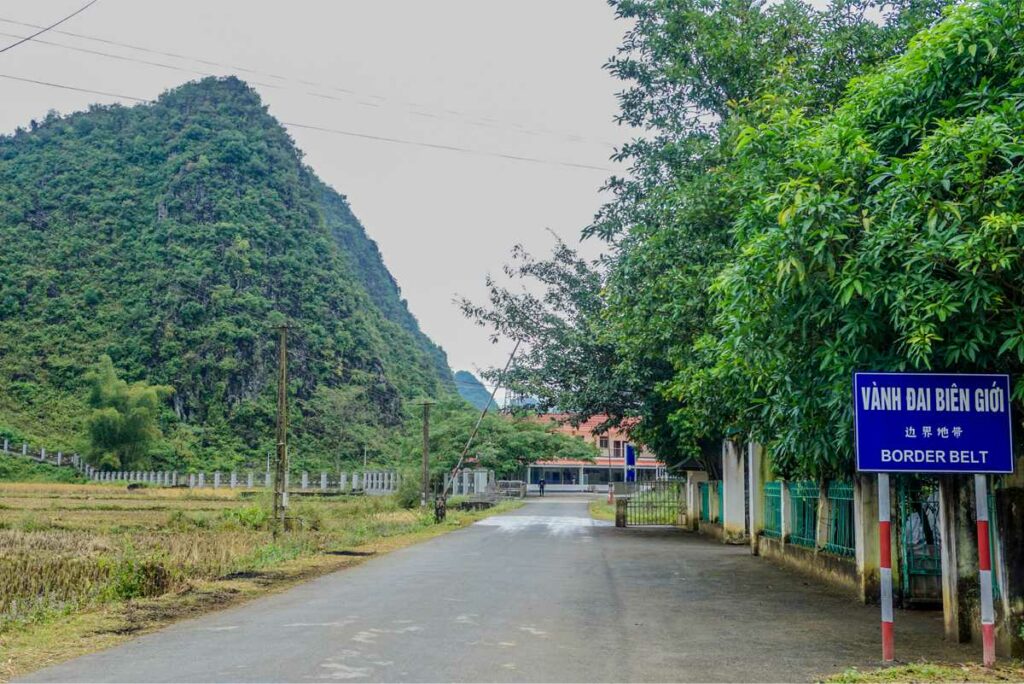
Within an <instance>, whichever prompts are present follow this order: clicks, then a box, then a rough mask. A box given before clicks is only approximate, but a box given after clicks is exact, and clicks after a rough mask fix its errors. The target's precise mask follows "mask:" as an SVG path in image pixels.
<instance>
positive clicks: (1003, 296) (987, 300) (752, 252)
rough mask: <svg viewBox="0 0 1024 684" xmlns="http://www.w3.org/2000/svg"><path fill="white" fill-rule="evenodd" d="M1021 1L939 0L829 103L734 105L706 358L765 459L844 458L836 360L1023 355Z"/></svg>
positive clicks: (961, 365)
mask: <svg viewBox="0 0 1024 684" xmlns="http://www.w3.org/2000/svg"><path fill="white" fill-rule="evenodd" d="M1021 10H1022V7H1021V3H1020V2H1019V1H1018V0H979V1H978V2H974V3H971V4H969V5H964V6H962V7H958V8H956V9H954V10H952V11H951V12H950V13H949V15H948V16H947V17H946V18H945V19H944V20H943V21H942V22H940V23H938V24H937V25H936V26H934V27H932V28H930V29H928V30H925V31H923V32H922V33H921V34H920V35H918V36H917V37H916V38H915V39H914V40H913V41H912V43H911V45H910V46H909V48H908V49H907V51H906V53H905V54H903V55H902V56H900V57H898V58H896V59H894V60H892V61H890V62H889V63H887V64H886V65H885V66H884V67H882V68H881V69H879V70H878V71H877V72H875V73H872V74H869V75H867V76H864V77H862V78H859V79H856V80H855V81H853V82H852V83H851V85H850V88H849V90H848V93H847V95H846V96H845V97H844V98H843V100H842V101H841V102H840V103H839V105H838V106H837V107H836V109H835V111H833V112H829V113H827V114H824V115H821V116H813V115H811V114H810V113H809V112H808V111H807V110H806V109H805V108H802V107H800V106H799V102H796V103H794V102H788V101H785V100H781V99H762V100H760V101H758V102H757V103H754V104H753V106H752V107H751V109H750V113H749V115H748V116H747V120H746V122H745V125H744V127H743V128H742V129H741V130H740V132H739V134H738V136H737V147H738V152H737V161H736V163H737V164H738V165H756V166H757V167H758V168H759V169H761V170H762V177H763V179H764V180H763V187H759V188H758V190H759V192H758V193H757V197H756V199H755V200H754V201H751V202H748V203H747V204H746V205H745V206H744V207H743V209H742V211H741V212H740V213H739V215H738V217H737V219H736V221H735V223H734V226H733V230H734V233H735V236H736V239H737V242H738V245H737V249H736V255H735V257H734V258H732V259H731V260H730V262H729V264H728V266H727V267H726V268H724V269H723V270H722V272H721V274H720V276H719V278H718V280H717V283H716V285H715V291H716V301H717V304H718V306H717V317H716V326H717V329H718V330H719V331H720V339H719V341H718V344H717V345H716V359H715V372H716V373H717V374H718V375H719V377H720V378H721V379H722V386H732V387H735V388H739V389H741V395H743V396H745V397H746V399H745V402H746V409H747V412H746V414H745V417H746V421H745V423H746V426H747V428H748V429H749V430H751V431H752V432H753V433H754V434H756V435H758V436H760V437H761V439H763V440H764V441H766V442H767V443H768V444H769V445H771V446H772V447H773V453H774V455H775V461H776V463H777V464H778V466H779V467H780V468H781V469H783V470H785V471H790V472H794V471H795V472H798V473H802V474H810V475H822V474H833V473H836V472H844V471H846V470H847V469H849V467H850V464H851V460H852V440H851V437H850V435H851V432H852V415H851V413H852V409H851V406H850V377H851V373H852V372H853V371H854V370H864V369H870V370H923V371H927V370H947V371H985V372H1009V373H1013V374H1019V373H1020V372H1021V370H1022V369H1024V310H1022V305H1024V289H1022V288H1024V280H1022V278H1021V273H1022V266H1024V264H1022V261H1021V260H1022V255H1024V251H1022V247H1024V231H1022V227H1024V199H1022V198H1024V194H1022V190H1024V115H1022V114H1021V111H1022V104H1024V97H1022V95H1021V92H1022V91H1021V86H1022V85H1024V76H1022V74H1024V51H1022V45H1024V23H1022V21H1021V16H1022V15H1021ZM1022 391H1024V390H1022V387H1021V386H1020V385H1018V386H1017V389H1016V391H1015V398H1016V400H1017V401H1018V402H1019V401H1020V399H1021V396H1022ZM742 401H743V399H742V396H741V397H738V398H737V401H736V403H737V405H740V404H741V402H742ZM1018 405H1019V404H1018Z"/></svg>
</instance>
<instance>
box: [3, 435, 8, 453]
mask: <svg viewBox="0 0 1024 684" xmlns="http://www.w3.org/2000/svg"><path fill="white" fill-rule="evenodd" d="M8 444H9V442H8V441H7V439H6V438H4V453H5V454H6V453H9V450H8V448H7V447H8Z"/></svg>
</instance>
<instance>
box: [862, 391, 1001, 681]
mask: <svg viewBox="0 0 1024 684" xmlns="http://www.w3.org/2000/svg"><path fill="white" fill-rule="evenodd" d="M853 403H854V421H855V432H856V449H857V470H858V471H860V472H869V473H871V472H873V473H878V528H879V544H880V549H879V558H880V563H879V565H880V576H881V594H882V595H881V604H882V659H883V660H885V661H891V660H893V657H894V655H893V639H894V637H893V612H892V553H891V548H892V542H891V537H890V534H891V527H890V521H889V512H890V508H891V507H890V502H889V492H890V489H889V474H890V473H925V474H959V475H963V474H973V475H974V487H975V489H974V493H975V504H976V511H977V521H978V569H979V573H978V575H979V579H980V583H981V629H982V641H983V646H982V649H983V662H984V664H985V666H987V667H990V666H992V665H993V664H994V663H995V611H994V609H993V602H992V561H991V552H990V549H989V529H988V481H987V479H986V478H987V476H988V474H992V473H1012V472H1013V448H1012V444H1013V436H1012V427H1011V421H1010V377H1009V376H1008V375H990V374H942V373H854V375H853Z"/></svg>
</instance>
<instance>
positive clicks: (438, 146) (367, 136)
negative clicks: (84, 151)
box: [0, 74, 615, 173]
mask: <svg viewBox="0 0 1024 684" xmlns="http://www.w3.org/2000/svg"><path fill="white" fill-rule="evenodd" d="M0 78H7V79H10V80H12V81H21V82H23V83H32V84H35V85H42V86H48V87H51V88H60V89H62V90H74V91H77V92H80V93H91V94H93V95H103V96H105V97H119V98H123V99H125V100H133V101H135V102H152V100H148V99H146V98H142V97H135V96H132V95H123V94H119V93H110V92H105V91H102V90H92V89H89V88H79V87H77V86H70V85H66V84H63V83H53V82H51V81H40V80H36V79H31V78H23V77H21V76H12V75H10V74H0ZM281 124H282V125H284V126H291V127H292V128H302V129H307V130H312V131H321V132H323V133H332V134H334V135H343V136H347V137H351V138H362V139H364V140H374V141H377V142H389V143H394V144H399V145H410V146H413V147H424V148H428V149H435V150H446V151H449V152H461V153H463V154H473V155H477V156H483V157H495V158H498V159H509V160H512V161H521V162H529V163H532V164H543V165H547V166H565V167H569V168H577V169H591V170H594V171H604V172H606V173H614V172H615V169H612V168H608V167H604V166H594V165H592V164H581V163H577V162H566V161H559V160H556V159H542V158H539V157H526V156H523V155H518V154H507V153H504V152H494V151H491V150H480V149H476V148H472V147H459V146H458V145H445V144H442V143H431V142H425V141H421V140H406V139H404V138H392V137H389V136H384V135H373V134H371V133H360V132H358V131H346V130H342V129H338V128H325V127H323V126H313V125H311V124H301V123H295V122H289V121H282V122H281Z"/></svg>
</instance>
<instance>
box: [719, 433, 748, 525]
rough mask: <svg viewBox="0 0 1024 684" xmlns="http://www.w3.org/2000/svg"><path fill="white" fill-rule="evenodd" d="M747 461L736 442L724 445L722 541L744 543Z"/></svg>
mask: <svg viewBox="0 0 1024 684" xmlns="http://www.w3.org/2000/svg"><path fill="white" fill-rule="evenodd" d="M745 461H746V459H745V458H744V457H743V452H742V450H741V449H740V448H739V444H737V443H736V442H735V441H734V440H731V439H728V440H725V442H724V443H723V444H722V481H721V483H720V484H719V487H721V488H722V509H723V510H722V511H721V514H720V518H721V520H722V540H723V541H725V542H742V541H743V536H744V535H745V534H746V528H747V519H746V518H747V512H746V500H745V497H744V495H743V489H744V487H743V485H744V484H745V480H746V468H745V467H744V465H745Z"/></svg>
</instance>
